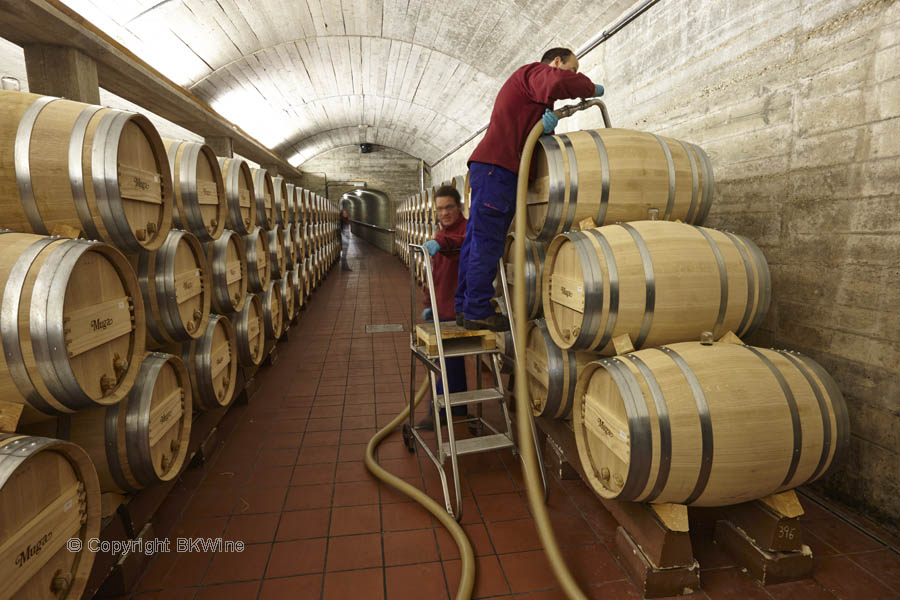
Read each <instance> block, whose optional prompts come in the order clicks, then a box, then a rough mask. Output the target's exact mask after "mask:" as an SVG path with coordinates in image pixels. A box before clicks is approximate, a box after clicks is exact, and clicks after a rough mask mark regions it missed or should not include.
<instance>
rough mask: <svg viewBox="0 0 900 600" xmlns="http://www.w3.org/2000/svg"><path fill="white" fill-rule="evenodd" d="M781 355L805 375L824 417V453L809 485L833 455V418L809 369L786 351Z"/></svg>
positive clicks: (810, 477)
mask: <svg viewBox="0 0 900 600" xmlns="http://www.w3.org/2000/svg"><path fill="white" fill-rule="evenodd" d="M776 352H778V353H779V354H781V355H782V356H784V357H785V358H786V359H788V361H790V363H791V364H792V365H794V367H796V369H797V370H798V371H800V374H801V375H803V378H804V379H806V383H808V384H809V387H810V388H811V389H812V391H813V394H814V395H815V397H816V403H817V404H818V405H819V413H820V414H821V416H822V453H821V455H820V456H819V462H818V464H817V465H816V468H815V469H814V470H813V473H812V475H810V476H809V479H807V480H806V481H805V482H804V483H809V482H811V481H815V480H816V479H818V478H819V476H821V475H822V472H823V471H824V470H825V465H826V464H827V463H828V455H829V454H830V453H831V417H830V415H829V414H828V405H827V404H826V403H825V397H824V396H823V395H822V389H821V388H820V387H819V384H818V383H816V381H815V379H813V377H812V375H811V374H810V372H809V369H808V368H807V367H806V365H805V364H804V363H802V362H801V361H800V360H798V359H796V358H794V357H793V356H791V353H790V352H787V351H785V350H776Z"/></svg>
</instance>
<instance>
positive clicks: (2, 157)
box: [0, 91, 173, 252]
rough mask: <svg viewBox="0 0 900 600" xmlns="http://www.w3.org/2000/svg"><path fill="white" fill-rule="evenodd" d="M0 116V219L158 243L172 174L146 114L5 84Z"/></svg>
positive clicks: (42, 230)
mask: <svg viewBox="0 0 900 600" xmlns="http://www.w3.org/2000/svg"><path fill="white" fill-rule="evenodd" d="M0 115H2V116H0V214H2V218H0V226H3V227H9V228H10V229H15V230H16V231H24V232H33V233H37V234H42V235H50V234H63V235H67V236H68V235H69V232H70V231H72V230H76V231H81V232H84V236H85V237H87V238H89V239H93V240H103V241H106V242H109V243H111V244H114V245H116V246H118V247H119V248H121V249H123V250H127V251H129V252H137V251H138V250H155V249H156V248H159V246H160V245H161V244H162V243H163V240H165V238H166V234H167V233H168V232H169V228H170V227H171V226H172V204H173V192H172V175H171V173H170V172H169V161H168V158H167V157H166V149H165V147H164V146H163V143H162V139H161V138H160V137H159V133H157V131H156V128H155V127H153V124H152V123H151V122H150V121H149V120H148V119H147V117H145V116H143V115H139V114H136V113H130V112H126V111H122V110H116V109H112V108H104V107H102V106H93V105H90V104H82V103H81V102H73V101H71V100H63V99H61V98H53V97H50V96H39V95H37V94H25V93H22V92H8V91H0Z"/></svg>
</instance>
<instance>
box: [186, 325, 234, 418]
mask: <svg viewBox="0 0 900 600" xmlns="http://www.w3.org/2000/svg"><path fill="white" fill-rule="evenodd" d="M181 359H182V360H183V361H184V364H185V366H186V367H187V370H188V374H189V375H190V378H191V391H192V392H193V396H194V406H196V407H197V408H199V409H201V410H209V409H211V408H219V407H220V406H228V405H229V404H231V402H232V400H233V399H234V386H235V382H236V381H237V368H238V352H237V340H236V334H235V330H234V327H232V325H231V321H229V320H228V317H223V316H222V315H211V316H210V317H209V325H207V327H206V331H205V332H203V335H202V336H200V338H199V339H196V340H193V341H191V342H188V343H185V344H182V345H181Z"/></svg>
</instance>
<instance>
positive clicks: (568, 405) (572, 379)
mask: <svg viewBox="0 0 900 600" xmlns="http://www.w3.org/2000/svg"><path fill="white" fill-rule="evenodd" d="M550 343H553V338H550ZM554 346H555V344H554ZM555 347H556V348H557V349H558V350H559V351H560V352H561V353H562V352H565V353H566V354H567V355H568V360H569V381H568V386H567V387H566V390H567V391H566V396H565V398H563V402H562V411H559V410H557V411H556V413H555V416H556V418H557V419H568V418H569V417H571V416H572V406H573V405H574V404H575V384H576V382H577V381H578V359H577V358H576V356H575V351H574V350H563V349H562V348H559V346H555Z"/></svg>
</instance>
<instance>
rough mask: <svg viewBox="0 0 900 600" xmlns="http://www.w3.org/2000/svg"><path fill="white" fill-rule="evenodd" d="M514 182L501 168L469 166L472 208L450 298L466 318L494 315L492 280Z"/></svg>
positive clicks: (514, 177) (511, 206) (506, 226)
mask: <svg viewBox="0 0 900 600" xmlns="http://www.w3.org/2000/svg"><path fill="white" fill-rule="evenodd" d="M517 180H518V177H517V175H516V174H515V173H513V172H512V171H508V170H506V169H504V168H503V167H498V166H496V165H489V164H485V163H479V162H473V163H472V164H471V165H469V185H471V186H472V206H471V208H469V222H468V223H467V224H466V239H465V241H463V245H462V249H461V250H460V254H459V283H458V284H457V287H456V295H455V297H454V301H455V309H456V312H458V313H462V314H463V315H465V318H467V319H470V320H471V319H484V318H486V317H489V316H491V315H492V314H494V312H495V311H494V308H493V306H491V298H493V297H494V278H495V277H496V276H497V262H498V261H499V260H500V257H501V256H503V246H504V244H505V243H506V232H507V231H508V230H509V226H510V224H511V223H512V219H513V215H514V214H515V212H516V184H517Z"/></svg>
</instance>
